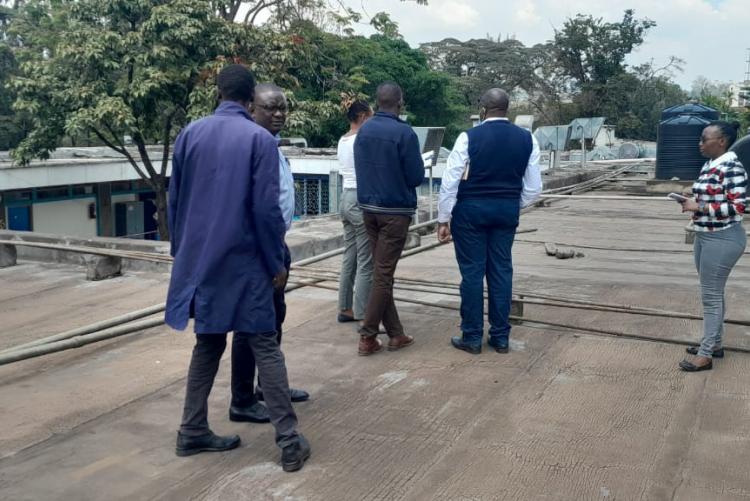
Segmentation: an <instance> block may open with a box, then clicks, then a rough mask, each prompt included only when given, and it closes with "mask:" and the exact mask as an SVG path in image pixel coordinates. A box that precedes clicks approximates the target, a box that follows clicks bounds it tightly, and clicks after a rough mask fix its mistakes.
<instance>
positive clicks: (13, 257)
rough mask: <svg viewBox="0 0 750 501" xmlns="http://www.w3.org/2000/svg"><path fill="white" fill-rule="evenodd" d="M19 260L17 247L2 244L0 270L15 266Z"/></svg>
mask: <svg viewBox="0 0 750 501" xmlns="http://www.w3.org/2000/svg"><path fill="white" fill-rule="evenodd" d="M17 259H18V251H16V246H15V245H10V244H0V268H8V267H9V266H15V265H16V261H17Z"/></svg>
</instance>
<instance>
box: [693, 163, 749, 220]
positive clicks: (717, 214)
mask: <svg viewBox="0 0 750 501" xmlns="http://www.w3.org/2000/svg"><path fill="white" fill-rule="evenodd" d="M746 188H747V173H746V172H745V168H744V167H743V166H742V164H741V163H740V161H739V160H738V159H737V155H735V153H734V152H733V151H728V152H726V153H724V154H723V155H722V156H720V157H719V158H716V159H714V160H709V161H708V162H706V164H705V165H704V166H703V168H702V169H701V173H700V175H699V176H698V179H697V180H696V181H695V183H693V195H695V201H696V202H697V203H698V205H699V206H700V209H699V210H697V211H695V213H694V215H693V227H694V229H695V231H719V230H725V229H727V228H729V227H730V226H732V225H733V224H735V223H739V222H742V216H743V214H744V213H745V206H746V199H745V190H746Z"/></svg>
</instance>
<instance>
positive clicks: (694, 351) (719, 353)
mask: <svg viewBox="0 0 750 501" xmlns="http://www.w3.org/2000/svg"><path fill="white" fill-rule="evenodd" d="M698 348H700V346H690V347H689V348H685V351H686V352H688V353H690V354H691V355H697V354H698ZM711 358H724V348H719V349H718V350H714V351H712V352H711Z"/></svg>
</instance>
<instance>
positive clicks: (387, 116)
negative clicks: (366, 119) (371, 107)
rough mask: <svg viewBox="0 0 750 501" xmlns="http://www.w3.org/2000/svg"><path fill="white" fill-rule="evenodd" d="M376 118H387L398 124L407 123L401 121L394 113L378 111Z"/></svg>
mask: <svg viewBox="0 0 750 501" xmlns="http://www.w3.org/2000/svg"><path fill="white" fill-rule="evenodd" d="M375 116H376V117H385V118H391V119H393V120H395V121H397V122H401V123H406V122H404V121H403V120H401V119H400V118H399V117H398V116H397V115H394V114H393V113H390V112H388V111H377V112H375Z"/></svg>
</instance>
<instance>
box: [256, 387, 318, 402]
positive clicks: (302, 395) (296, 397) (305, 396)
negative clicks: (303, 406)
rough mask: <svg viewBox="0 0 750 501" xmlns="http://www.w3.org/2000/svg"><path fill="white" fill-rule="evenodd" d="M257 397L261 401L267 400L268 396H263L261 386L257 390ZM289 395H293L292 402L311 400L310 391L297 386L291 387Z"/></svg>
mask: <svg viewBox="0 0 750 501" xmlns="http://www.w3.org/2000/svg"><path fill="white" fill-rule="evenodd" d="M255 397H256V398H257V399H258V400H260V401H261V402H264V401H265V400H266V397H264V396H263V390H261V389H260V388H258V389H257V390H255ZM289 397H291V400H292V402H307V401H308V400H310V394H309V393H307V392H306V391H305V390H297V389H295V388H289Z"/></svg>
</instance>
